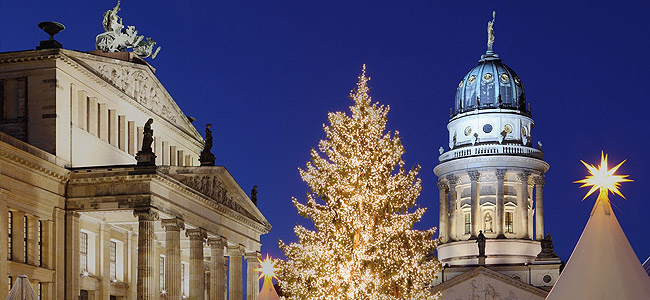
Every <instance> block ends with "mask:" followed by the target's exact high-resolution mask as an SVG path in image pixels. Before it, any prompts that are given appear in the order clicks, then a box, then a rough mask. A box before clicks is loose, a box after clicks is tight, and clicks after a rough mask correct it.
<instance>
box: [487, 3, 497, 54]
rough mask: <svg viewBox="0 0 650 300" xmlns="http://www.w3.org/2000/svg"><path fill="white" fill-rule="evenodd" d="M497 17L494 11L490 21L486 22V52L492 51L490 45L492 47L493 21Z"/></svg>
mask: <svg viewBox="0 0 650 300" xmlns="http://www.w3.org/2000/svg"><path fill="white" fill-rule="evenodd" d="M496 16H497V12H496V11H492V21H488V24H487V33H488V42H487V46H488V50H489V51H492V45H494V19H495V18H496Z"/></svg>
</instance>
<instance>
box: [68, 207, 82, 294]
mask: <svg viewBox="0 0 650 300" xmlns="http://www.w3.org/2000/svg"><path fill="white" fill-rule="evenodd" d="M79 217H80V216H79V213H77V212H74V211H67V212H66V213H65V225H66V226H65V227H66V228H65V229H66V230H65V243H66V247H65V260H66V262H65V282H64V285H65V299H77V298H78V297H79V277H80V272H81V271H80V269H79V268H80V266H79V259H80V258H79V255H80V254H79V230H80V227H79Z"/></svg>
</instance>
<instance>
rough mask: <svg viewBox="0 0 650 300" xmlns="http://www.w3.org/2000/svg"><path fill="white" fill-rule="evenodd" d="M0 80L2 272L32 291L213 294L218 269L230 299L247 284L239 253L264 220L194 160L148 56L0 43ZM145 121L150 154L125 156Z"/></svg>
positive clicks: (254, 240) (249, 247) (190, 137)
mask: <svg viewBox="0 0 650 300" xmlns="http://www.w3.org/2000/svg"><path fill="white" fill-rule="evenodd" d="M0 86H1V87H2V89H1V90H0V97H1V98H0V107H2V111H0V226H2V228H5V229H7V230H2V231H0V232H2V234H0V245H7V247H0V274H6V276H7V277H8V278H7V279H8V282H9V281H14V280H15V279H16V277H17V275H19V274H25V275H27V276H29V278H30V280H31V282H32V284H33V286H34V288H35V289H36V290H37V291H38V293H39V294H40V296H41V299H105V300H109V299H181V298H188V299H224V296H225V295H226V294H227V293H228V291H226V282H225V281H226V278H228V277H231V278H235V279H237V278H239V280H238V284H237V285H236V286H234V287H235V289H234V290H231V291H230V296H229V298H230V299H241V298H242V295H244V293H249V294H250V293H251V292H250V291H251V290H252V288H253V287H255V288H257V287H258V282H257V277H255V278H254V279H255V280H253V277H252V276H246V275H245V274H243V273H242V272H241V270H242V269H243V264H244V263H247V262H246V261H245V260H243V258H244V257H246V258H249V257H257V256H258V255H259V252H260V249H261V243H260V236H261V235H262V234H265V233H268V232H269V231H270V228H271V226H270V224H269V223H268V221H267V220H266V219H265V218H264V216H263V215H262V213H261V212H260V211H259V210H258V209H257V207H256V206H255V205H254V204H253V203H252V201H251V200H250V199H249V197H248V195H247V194H246V193H245V192H244V191H243V190H242V189H241V187H240V186H239V185H238V184H237V182H236V181H235V179H234V178H233V177H232V176H231V175H230V173H228V171H227V170H226V169H225V168H224V167H220V166H203V167H201V166H200V163H199V161H198V158H199V155H200V151H201V149H202V148H203V143H204V141H203V138H202V137H201V135H200V134H199V133H198V131H197V130H196V129H195V128H194V126H193V125H192V124H191V122H190V121H189V119H188V118H187V117H186V116H185V114H183V112H182V111H181V110H180V109H179V108H178V105H176V103H175V102H174V100H173V99H172V98H171V96H170V95H169V94H168V93H167V91H166V90H165V89H164V87H163V86H162V84H161V83H160V82H159V81H158V80H157V79H156V77H155V69H154V68H153V67H151V66H150V65H148V64H147V63H146V62H144V61H142V60H141V59H139V58H138V57H137V56H135V55H133V54H132V53H114V54H103V53H97V52H91V53H83V52H78V51H71V50H65V49H45V50H35V51H20V52H10V53H0ZM149 118H152V119H154V123H153V125H152V129H153V130H154V141H153V144H152V148H153V152H154V153H155V154H156V159H155V165H154V166H138V165H136V160H135V157H134V156H135V154H136V153H137V152H138V151H139V150H140V148H141V147H142V144H141V142H142V139H143V133H142V132H143V125H144V124H145V122H146V121H147V120H148V119H149ZM233 249H237V251H234V250H233ZM228 261H229V265H230V268H228V267H227V262H228ZM229 270H230V271H229ZM244 278H246V280H245V279H244ZM9 285H10V283H8V284H7V288H0V299H3V298H5V297H6V295H7V291H8V287H9ZM244 285H245V286H244ZM245 291H248V292H245ZM251 297H252V298H251ZM255 297H256V293H253V294H251V295H249V299H254V298H255Z"/></svg>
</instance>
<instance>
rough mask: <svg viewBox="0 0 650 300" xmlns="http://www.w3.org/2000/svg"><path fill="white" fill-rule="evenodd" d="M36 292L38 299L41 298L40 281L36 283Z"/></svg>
mask: <svg viewBox="0 0 650 300" xmlns="http://www.w3.org/2000/svg"><path fill="white" fill-rule="evenodd" d="M36 294H37V296H38V299H42V298H41V295H43V284H42V283H40V282H39V283H38V288H37V289H36Z"/></svg>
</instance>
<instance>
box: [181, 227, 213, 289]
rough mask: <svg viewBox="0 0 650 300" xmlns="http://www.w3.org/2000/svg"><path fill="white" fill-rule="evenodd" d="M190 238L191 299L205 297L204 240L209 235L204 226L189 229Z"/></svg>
mask: <svg viewBox="0 0 650 300" xmlns="http://www.w3.org/2000/svg"><path fill="white" fill-rule="evenodd" d="M185 234H186V235H187V236H188V237H189V238H190V300H203V299H205V274H204V268H203V241H204V240H205V239H206V238H207V237H208V236H207V232H206V231H205V229H203V228H197V229H187V230H185Z"/></svg>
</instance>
